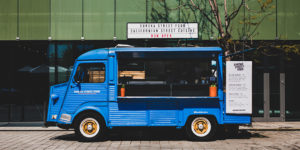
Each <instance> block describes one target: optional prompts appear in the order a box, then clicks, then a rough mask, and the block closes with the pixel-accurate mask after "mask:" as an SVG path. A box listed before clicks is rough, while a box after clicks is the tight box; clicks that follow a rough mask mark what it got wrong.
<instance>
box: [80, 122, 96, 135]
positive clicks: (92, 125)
mask: <svg viewBox="0 0 300 150" xmlns="http://www.w3.org/2000/svg"><path fill="white" fill-rule="evenodd" d="M82 129H83V132H84V133H85V134H88V135H93V134H94V133H95V132H96V131H97V129H98V125H97V123H96V122H95V121H94V120H86V121H85V122H83V123H82Z"/></svg>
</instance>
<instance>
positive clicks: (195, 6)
mask: <svg viewBox="0 0 300 150" xmlns="http://www.w3.org/2000/svg"><path fill="white" fill-rule="evenodd" d="M190 2H191V3H192V5H193V7H194V8H196V9H198V10H199V11H200V13H201V14H202V15H203V16H204V17H205V18H206V19H207V20H208V21H209V22H210V23H211V24H212V25H213V26H214V27H215V28H216V29H218V27H217V25H216V24H215V23H214V21H213V20H211V18H210V17H209V16H208V14H207V13H205V12H204V11H203V9H201V8H200V7H198V6H197V5H196V4H195V3H194V1H193V0H190Z"/></svg>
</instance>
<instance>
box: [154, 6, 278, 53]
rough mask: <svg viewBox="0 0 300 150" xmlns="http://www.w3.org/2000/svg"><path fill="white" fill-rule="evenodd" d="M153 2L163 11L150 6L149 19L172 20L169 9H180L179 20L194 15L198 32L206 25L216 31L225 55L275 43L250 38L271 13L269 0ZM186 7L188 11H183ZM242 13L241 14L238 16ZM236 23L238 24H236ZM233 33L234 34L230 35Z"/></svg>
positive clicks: (272, 8)
mask: <svg viewBox="0 0 300 150" xmlns="http://www.w3.org/2000/svg"><path fill="white" fill-rule="evenodd" d="M154 1H155V0H154ZM156 2H158V4H159V6H160V7H161V8H163V9H162V10H163V11H158V10H157V9H154V8H152V12H151V19H152V20H151V21H152V22H173V21H174V20H172V18H171V17H170V13H171V12H172V11H174V10H178V9H180V10H182V11H180V12H181V16H183V19H181V20H180V22H189V21H188V20H190V18H192V17H194V18H195V19H194V20H195V21H196V22H198V23H199V22H200V24H201V26H200V27H201V28H200V30H199V31H200V32H209V31H207V30H208V29H209V28H213V30H214V31H215V32H217V35H216V36H217V38H216V41H217V43H218V45H219V46H220V47H222V49H223V50H224V54H225V55H229V54H232V53H235V52H238V51H241V50H244V49H247V48H252V47H256V48H260V49H263V48H264V47H266V46H267V47H270V45H271V46H272V45H273V47H274V48H276V47H278V45H276V44H274V43H272V44H270V43H266V42H260V43H259V44H257V43H255V42H253V41H252V39H253V38H255V36H257V35H258V32H257V29H258V28H259V26H260V25H261V23H262V22H263V21H264V20H265V19H266V18H267V17H268V16H270V15H272V14H274V12H275V8H276V5H275V4H274V2H273V0H252V1H251V0H230V1H227V0H219V1H217V0H178V5H177V6H176V7H171V6H170V5H168V3H167V1H166V0H156ZM173 2H174V1H173ZM250 2H251V3H252V4H254V5H251V6H250V5H249V4H248V3H250ZM187 11H191V12H192V13H185V12H187ZM242 11H243V12H242ZM241 12H242V13H241ZM242 15H244V16H243V17H239V16H242ZM241 18H242V19H241ZM233 22H234V23H233ZM237 25H239V26H242V28H237V27H236V26H237ZM234 32H235V33H234ZM233 34H234V35H237V37H233ZM279 47H280V46H279Z"/></svg>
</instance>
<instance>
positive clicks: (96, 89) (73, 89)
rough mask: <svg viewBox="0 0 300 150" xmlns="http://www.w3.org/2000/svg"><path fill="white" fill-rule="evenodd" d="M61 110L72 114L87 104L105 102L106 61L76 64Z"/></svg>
mask: <svg viewBox="0 0 300 150" xmlns="http://www.w3.org/2000/svg"><path fill="white" fill-rule="evenodd" d="M76 66H77V67H76V68H74V69H75V72H74V73H73V74H74V75H73V78H72V80H71V81H70V86H69V90H68V93H67V96H66V99H65V102H64V106H63V107H64V108H63V110H65V111H67V113H71V114H72V113H74V112H75V111H76V109H78V107H79V106H80V105H82V104H84V103H88V102H101V101H102V102H104V101H105V102H106V101H107V73H106V72H107V61H86V62H78V64H77V65H76Z"/></svg>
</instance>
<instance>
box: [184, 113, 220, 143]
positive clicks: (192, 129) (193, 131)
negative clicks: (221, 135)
mask: <svg viewBox="0 0 300 150" xmlns="http://www.w3.org/2000/svg"><path fill="white" fill-rule="evenodd" d="M186 133H187V136H188V138H189V139H190V140H193V141H199V140H211V139H212V138H213V137H214V135H215V133H216V121H215V119H213V118H212V117H203V116H201V117H200V116H198V117H193V118H190V119H189V120H188V122H187V124H186Z"/></svg>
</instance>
